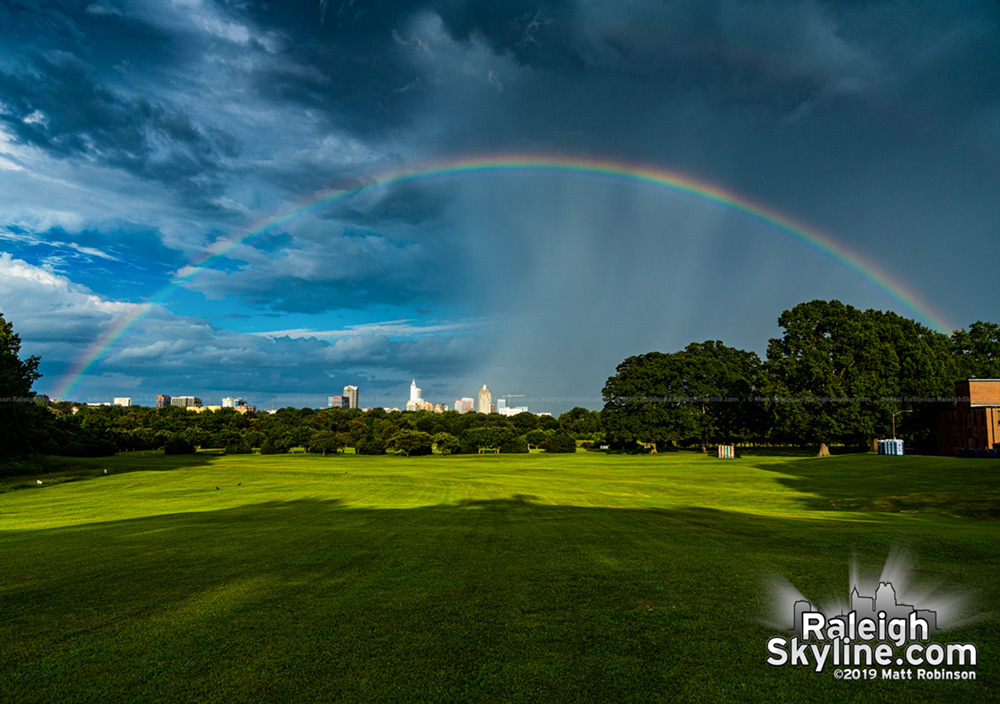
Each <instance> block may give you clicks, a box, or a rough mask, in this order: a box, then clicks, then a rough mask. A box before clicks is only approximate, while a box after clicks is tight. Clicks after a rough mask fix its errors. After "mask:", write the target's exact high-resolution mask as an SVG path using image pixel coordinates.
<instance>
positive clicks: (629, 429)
mask: <svg viewBox="0 0 1000 704" xmlns="http://www.w3.org/2000/svg"><path fill="white" fill-rule="evenodd" d="M760 367H761V363H760V359H759V358H758V357H757V355H756V354H754V353H753V352H746V351H744V350H739V349H735V348H732V347H727V346H726V345H724V344H722V343H721V342H718V341H713V340H709V341H706V342H703V343H700V342H694V343H691V344H690V345H688V346H687V347H686V348H685V349H683V350H681V351H679V352H674V353H672V354H664V353H662V352H650V353H648V354H644V355H639V356H636V357H629V358H628V359H626V360H625V361H624V362H622V363H621V364H619V365H618V367H617V369H616V373H615V375H614V376H612V377H610V378H609V379H608V381H607V384H605V386H604V392H603V393H604V410H603V411H602V412H601V421H602V422H603V425H604V429H605V430H606V432H607V435H608V438H609V439H610V440H612V441H614V442H616V443H629V442H652V443H656V444H657V445H663V444H667V443H670V442H677V443H692V442H693V443H698V444H700V445H701V446H702V447H703V448H704V447H705V445H707V444H708V443H709V442H716V441H732V440H738V439H744V438H746V437H748V436H749V435H750V434H751V433H752V430H753V428H752V426H753V425H754V420H753V414H754V413H755V412H756V409H755V406H754V403H753V399H754V396H755V394H756V387H757V377H758V375H759V373H760Z"/></svg>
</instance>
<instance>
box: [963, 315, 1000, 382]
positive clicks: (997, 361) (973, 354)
mask: <svg viewBox="0 0 1000 704" xmlns="http://www.w3.org/2000/svg"><path fill="white" fill-rule="evenodd" d="M951 351H952V354H953V355H954V356H955V362H956V364H957V366H958V373H959V376H960V377H961V378H963V379H1000V325H998V324H996V323H984V322H982V321H977V322H975V323H973V324H972V325H970V326H969V329H968V330H966V329H964V328H963V329H962V330H956V331H955V332H954V333H952V335H951Z"/></svg>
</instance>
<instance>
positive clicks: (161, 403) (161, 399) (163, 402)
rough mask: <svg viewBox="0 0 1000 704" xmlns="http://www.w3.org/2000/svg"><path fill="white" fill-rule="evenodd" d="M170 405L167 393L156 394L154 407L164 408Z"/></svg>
mask: <svg viewBox="0 0 1000 704" xmlns="http://www.w3.org/2000/svg"><path fill="white" fill-rule="evenodd" d="M169 405H170V397H169V396H168V395H167V394H156V407H157V408H164V407H166V406H169Z"/></svg>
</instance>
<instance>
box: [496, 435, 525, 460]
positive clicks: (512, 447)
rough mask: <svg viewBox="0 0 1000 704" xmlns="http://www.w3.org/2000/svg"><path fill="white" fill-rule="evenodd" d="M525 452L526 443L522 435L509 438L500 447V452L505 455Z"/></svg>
mask: <svg viewBox="0 0 1000 704" xmlns="http://www.w3.org/2000/svg"><path fill="white" fill-rule="evenodd" d="M527 451H528V442H527V441H526V440H525V439H524V436H523V435H521V436H520V437H515V438H510V439H509V440H507V441H505V442H504V443H503V444H502V445H501V446H500V452H502V453H503V454H505V455H508V454H519V453H525V452H527Z"/></svg>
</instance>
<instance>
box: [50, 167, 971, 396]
mask: <svg viewBox="0 0 1000 704" xmlns="http://www.w3.org/2000/svg"><path fill="white" fill-rule="evenodd" d="M488 173H512V174H532V173H541V174H556V175H559V174H566V175H578V176H589V177H601V178H606V179H612V180H615V181H619V182H625V183H634V184H641V185H646V186H653V187H656V188H661V189H664V190H666V191H669V192H673V193H678V194H682V195H686V196H690V197H693V198H694V199H695V200H698V201H701V202H704V203H707V204H711V205H715V206H719V207H722V208H725V209H727V210H730V211H733V212H736V213H739V214H741V215H743V216H745V217H748V218H751V219H753V220H757V221H759V222H761V223H763V224H764V225H766V226H768V227H769V228H771V229H773V230H776V231H778V232H780V233H782V234H784V235H786V236H788V237H790V238H791V239H793V240H796V241H799V242H801V243H804V244H806V245H808V246H810V247H812V248H813V249H815V250H818V251H819V252H821V253H822V254H824V255H826V256H827V257H829V258H830V259H832V260H834V261H835V262H837V263H839V264H842V265H844V266H846V267H847V268H848V269H850V270H852V271H853V272H855V273H856V274H857V275H858V276H860V277H861V278H862V279H864V280H866V281H868V282H869V283H871V284H873V285H874V286H875V287H876V288H878V289H880V290H882V291H883V292H885V293H886V294H888V295H889V297H890V298H892V299H894V300H895V301H897V302H898V303H899V304H901V305H902V306H903V307H904V308H906V309H908V310H909V311H911V312H912V313H914V314H915V315H916V317H917V318H919V319H921V320H922V321H923V322H925V323H927V324H929V325H930V326H931V327H934V328H936V329H937V330H939V331H941V332H950V331H951V330H953V329H954V328H953V326H951V325H950V324H949V323H948V322H946V321H945V320H944V318H942V317H941V315H940V314H938V313H936V312H935V311H934V310H933V309H932V308H931V307H930V305H929V304H928V303H927V302H925V301H923V300H922V299H921V298H920V297H919V296H918V295H917V293H916V292H914V291H913V290H911V289H909V288H908V287H907V286H905V285H904V284H903V283H902V282H900V281H899V280H898V279H895V278H894V277H892V276H891V275H890V274H889V273H888V272H886V271H884V270H882V269H880V268H879V267H877V266H876V265H875V264H873V263H872V262H870V261H868V260H866V259H865V258H864V257H863V256H862V255H861V254H859V253H857V252H855V251H852V250H851V249H850V248H848V247H847V246H845V245H844V244H842V243H840V242H837V241H836V240H834V239H833V237H831V236H830V235H828V234H825V233H823V232H821V231H819V230H817V229H815V228H813V227H811V226H809V225H806V224H805V223H802V222H799V221H797V220H795V219H794V218H792V217H791V216H789V215H785V214H783V213H780V212H778V211H776V210H774V209H772V208H769V207H767V206H765V205H762V204H760V203H757V202H754V201H753V200H751V199H749V198H747V197H745V196H742V195H739V194H737V193H734V192H732V191H729V190H726V189H724V188H722V187H720V186H717V185H714V184H711V183H708V182H706V181H701V180H698V179H696V178H693V177H691V176H688V175H686V174H683V173H680V172H676V171H670V170H667V169H661V168H657V167H652V166H645V165H642V164H634V163H628V162H623V161H611V160H601V159H587V158H580V157H574V156H557V155H553V156H538V155H523V154H506V155H488V156H477V157H465V158H458V159H452V160H449V161H442V162H433V163H427V164H422V165H416V166H410V167H403V168H398V169H395V170H391V171H387V172H385V173H382V174H380V175H378V176H375V177H374V178H372V179H371V180H370V181H368V182H366V183H365V184H364V185H362V186H359V187H356V188H351V189H335V190H325V191H321V192H319V193H317V194H315V195H314V196H313V197H312V198H310V199H309V200H307V201H303V202H300V203H299V204H298V205H296V206H294V207H291V208H288V209H286V210H284V211H282V212H280V213H278V214H275V215H272V216H270V217H268V218H266V219H263V220H260V221H258V222H256V223H254V224H253V225H251V226H250V227H249V228H247V229H246V230H244V231H243V232H242V234H240V235H238V236H237V237H234V238H233V239H230V240H228V241H220V242H217V243H215V244H214V245H213V246H212V247H210V248H209V251H208V252H206V254H205V255H204V256H203V257H201V258H200V259H198V260H196V261H194V262H192V263H191V264H189V265H187V266H185V267H183V268H182V269H180V270H179V271H178V272H177V275H176V276H175V277H174V279H173V280H172V281H171V282H170V284H168V285H167V286H166V287H164V288H163V289H161V290H160V291H159V292H157V293H156V294H155V295H154V296H152V297H151V298H150V299H149V301H148V302H146V303H143V304H140V305H137V306H136V308H135V310H134V311H132V312H130V313H128V314H126V315H124V316H122V317H121V318H120V319H119V320H118V321H116V322H115V324H114V325H113V326H112V327H111V328H110V329H109V330H108V331H107V332H105V333H104V334H103V335H102V336H101V337H100V338H98V339H97V340H95V341H94V343H93V344H92V345H91V346H90V348H89V349H88V350H87V352H86V354H84V356H83V357H82V358H81V359H80V361H79V362H78V363H77V364H76V365H74V366H73V367H71V368H70V369H69V370H68V371H67V372H66V373H65V374H64V375H63V377H62V379H61V380H60V382H59V384H58V387H57V389H56V391H55V392H54V395H55V397H57V398H66V396H67V395H68V394H69V393H70V392H71V391H72V390H73V389H74V388H75V387H76V385H77V384H79V383H80V381H81V380H82V379H83V378H84V377H85V376H86V375H87V374H88V373H89V372H90V371H91V370H92V369H94V367H95V366H96V365H97V364H98V363H99V362H100V361H101V360H102V359H103V358H104V356H105V355H106V354H107V353H108V351H109V350H110V349H111V348H112V347H113V346H114V345H115V344H116V343H117V342H118V341H119V340H121V338H122V337H124V336H125V334H126V333H127V332H128V331H129V330H130V329H131V328H132V327H134V326H135V325H136V324H137V323H138V322H139V321H140V320H142V319H143V318H145V317H146V316H147V315H148V314H149V313H150V312H151V311H152V310H154V309H155V308H156V307H157V306H159V305H162V304H163V303H164V302H165V301H166V300H167V299H168V298H169V297H170V294H171V293H172V292H173V291H174V290H176V289H177V287H179V286H182V285H184V284H185V283H188V282H190V281H193V280H195V279H196V278H197V277H198V276H199V274H201V273H202V272H204V271H206V270H209V269H210V268H211V265H212V264H213V263H214V262H216V261H218V260H221V259H222V258H224V257H226V256H227V255H228V254H229V253H231V252H232V251H233V250H235V249H236V248H237V247H240V246H243V245H247V244H251V243H252V242H254V241H255V240H258V239H260V238H262V237H265V236H267V235H268V234H271V233H273V232H275V231H276V230H278V229H279V228H281V227H283V226H285V225H288V224H290V223H292V222H294V221H296V220H299V219H301V218H303V217H305V216H307V215H309V214H311V213H316V212H318V211H321V210H324V209H326V208H329V207H331V206H334V205H337V204H339V203H343V202H345V201H348V200H351V199H353V198H357V197H359V196H362V195H365V194H367V193H373V192H376V191H380V190H389V189H392V188H396V187H398V186H402V185H405V184H408V183H414V182H422V181H432V180H444V179H453V178H460V177H467V176H474V175H477V174H488Z"/></svg>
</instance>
